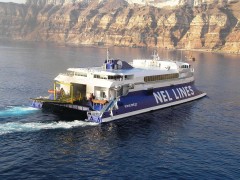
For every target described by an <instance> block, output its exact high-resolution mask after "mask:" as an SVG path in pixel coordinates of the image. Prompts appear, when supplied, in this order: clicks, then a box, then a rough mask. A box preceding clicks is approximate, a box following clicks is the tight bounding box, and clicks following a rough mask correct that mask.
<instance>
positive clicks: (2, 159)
mask: <svg viewBox="0 0 240 180" xmlns="http://www.w3.org/2000/svg"><path fill="white" fill-rule="evenodd" d="M152 52H153V50H152V49H144V48H139V49H138V48H119V47H118V48H117V47H110V56H111V57H115V58H120V59H124V60H126V61H131V60H132V59H133V58H147V57H150V56H151V54H152ZM158 53H159V56H160V57H161V58H163V59H164V58H165V59H166V58H170V59H172V60H176V59H181V58H182V59H184V57H185V56H189V55H192V56H194V57H195V58H196V61H195V62H194V63H193V64H194V67H195V79H196V81H195V84H196V86H197V87H198V89H200V90H202V91H204V92H206V93H207V97H205V98H202V99H200V100H197V101H193V102H189V103H185V104H182V105H178V106H174V107H171V108H166V109H162V110H157V111H153V112H149V113H145V114H140V115H136V116H133V117H128V118H124V119H121V120H117V121H114V122H110V123H105V124H101V125H97V124H95V123H87V122H83V121H79V120H75V121H72V122H66V121H64V119H60V118H59V117H57V116H55V115H53V114H51V113H47V112H42V111H41V110H37V109H34V108H31V107H30V104H31V101H30V100H29V98H32V97H38V96H46V95H47V94H48V93H47V90H48V89H51V88H52V87H53V79H54V77H55V76H57V75H58V73H61V72H65V71H66V69H67V68H69V67H89V66H98V65H101V64H102V63H103V60H104V59H105V57H106V49H105V48H101V47H81V48H73V47H64V46H56V45H52V44H42V43H38V44H33V43H13V42H0V179H3V180H7V179H11V180H12V179H18V180H20V179H111V180H112V179H201V180H202V179H240V169H239V168H240V56H236V55H223V54H214V53H206V52H192V53H191V52H187V51H183V52H182V53H181V52H180V51H170V50H158Z"/></svg>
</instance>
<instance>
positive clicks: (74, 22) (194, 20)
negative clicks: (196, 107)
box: [0, 0, 240, 54]
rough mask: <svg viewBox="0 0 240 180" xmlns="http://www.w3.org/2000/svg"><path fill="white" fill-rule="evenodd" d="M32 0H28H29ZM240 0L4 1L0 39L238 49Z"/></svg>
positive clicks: (239, 51)
mask: <svg viewBox="0 0 240 180" xmlns="http://www.w3.org/2000/svg"><path fill="white" fill-rule="evenodd" d="M29 1H30V0H29ZM239 9H240V2H235V3H232V4H227V5H224V6H219V5H215V4H207V5H206V4H205V5H202V6H200V7H188V6H179V7H176V8H174V9H166V8H165V9H163V8H156V7H152V6H140V5H136V4H134V5H130V4H128V3H127V2H125V1H123V0H122V1H121V0H109V1H104V2H102V3H99V1H91V3H89V4H84V3H73V4H65V5H54V4H31V3H29V4H14V3H0V38H3V39H9V40H17V41H32V42H35V41H36V42H37V41H40V42H53V43H58V44H63V45H68V46H106V45H112V46H124V47H150V48H153V47H157V48H167V49H186V50H193V51H207V52H221V53H231V54H240V10H239Z"/></svg>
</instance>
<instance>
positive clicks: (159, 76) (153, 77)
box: [144, 73, 179, 82]
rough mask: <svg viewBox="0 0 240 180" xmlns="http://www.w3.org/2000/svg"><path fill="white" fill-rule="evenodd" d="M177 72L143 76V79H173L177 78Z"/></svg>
mask: <svg viewBox="0 0 240 180" xmlns="http://www.w3.org/2000/svg"><path fill="white" fill-rule="evenodd" d="M178 77H179V74H178V73H174V74H163V75H156V76H145V77H144V81H145V82H149V81H160V80H166V79H174V78H178Z"/></svg>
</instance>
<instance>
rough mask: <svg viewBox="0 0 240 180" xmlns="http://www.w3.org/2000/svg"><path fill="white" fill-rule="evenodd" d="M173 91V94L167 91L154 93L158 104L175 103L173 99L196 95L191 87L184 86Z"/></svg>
mask: <svg viewBox="0 0 240 180" xmlns="http://www.w3.org/2000/svg"><path fill="white" fill-rule="evenodd" d="M171 90H172V93H169V92H168V91H167V90H164V91H158V92H154V93H153V96H154V98H155V100H156V102H157V104H159V103H165V102H170V101H173V99H175V100H178V99H184V98H187V97H190V96H193V95H194V90H193V89H192V87H191V86H184V87H179V88H175V89H171Z"/></svg>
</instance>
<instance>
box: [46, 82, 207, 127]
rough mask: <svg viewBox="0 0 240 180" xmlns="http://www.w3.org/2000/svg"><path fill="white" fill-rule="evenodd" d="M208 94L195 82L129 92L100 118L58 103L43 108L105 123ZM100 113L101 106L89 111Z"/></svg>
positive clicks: (65, 117) (76, 117) (63, 114)
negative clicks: (195, 84) (200, 89)
mask: <svg viewBox="0 0 240 180" xmlns="http://www.w3.org/2000/svg"><path fill="white" fill-rule="evenodd" d="M205 95H206V94H205V93H204V92H202V91H199V90H198V89H197V88H196V87H195V86H194V82H191V83H185V84H180V85H173V86H166V87H162V88H154V89H148V90H141V91H135V92H129V93H128V95H127V96H122V97H120V99H119V101H118V102H117V107H115V108H113V109H112V110H108V111H106V112H104V113H103V114H102V116H101V117H99V116H90V117H88V116H87V112H88V111H86V110H84V111H83V110H80V109H78V108H77V109H76V108H71V106H68V107H64V106H63V105H62V104H61V105H60V104H57V103H43V105H42V108H43V109H46V110H51V111H52V112H54V113H55V114H57V115H59V116H61V117H63V118H64V119H67V120H76V119H78V120H86V119H88V120H89V121H94V122H97V123H99V122H105V121H111V120H115V119H120V118H123V117H128V116H131V115H135V114H139V113H144V112H147V111H151V110H157V109H161V108H165V107H169V106H173V105H177V104H181V103H184V102H188V101H191V100H195V99H198V98H200V97H203V96H205ZM92 108H93V110H96V111H100V110H101V108H103V107H102V106H101V105H99V104H94V105H93V106H92V107H89V109H92Z"/></svg>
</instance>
